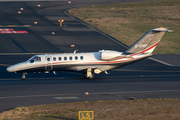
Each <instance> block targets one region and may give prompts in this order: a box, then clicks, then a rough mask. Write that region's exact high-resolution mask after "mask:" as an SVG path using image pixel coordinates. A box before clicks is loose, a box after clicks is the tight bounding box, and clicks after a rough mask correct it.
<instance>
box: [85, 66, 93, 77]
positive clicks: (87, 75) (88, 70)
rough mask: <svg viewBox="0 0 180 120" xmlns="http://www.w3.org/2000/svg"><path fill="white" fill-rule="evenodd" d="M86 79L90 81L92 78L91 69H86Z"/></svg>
mask: <svg viewBox="0 0 180 120" xmlns="http://www.w3.org/2000/svg"><path fill="white" fill-rule="evenodd" d="M86 77H87V78H90V79H92V78H94V74H93V73H92V68H88V69H87V74H86Z"/></svg>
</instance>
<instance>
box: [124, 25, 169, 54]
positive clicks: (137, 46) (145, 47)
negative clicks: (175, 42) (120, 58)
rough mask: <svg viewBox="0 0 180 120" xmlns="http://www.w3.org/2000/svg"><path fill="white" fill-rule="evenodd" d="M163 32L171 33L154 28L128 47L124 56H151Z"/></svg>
mask: <svg viewBox="0 0 180 120" xmlns="http://www.w3.org/2000/svg"><path fill="white" fill-rule="evenodd" d="M165 32H172V30H167V28H154V29H151V30H150V31H148V32H147V33H146V34H145V35H143V36H142V37H141V38H140V39H139V40H138V41H136V42H135V43H134V44H133V45H132V46H130V47H129V48H128V49H127V50H126V51H125V52H124V53H125V54H139V53H149V54H151V53H152V52H153V50H154V49H155V47H156V46H157V44H158V43H159V41H160V40H161V38H162V36H163V35H164V33H165Z"/></svg>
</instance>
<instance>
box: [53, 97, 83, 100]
mask: <svg viewBox="0 0 180 120" xmlns="http://www.w3.org/2000/svg"><path fill="white" fill-rule="evenodd" d="M53 98H54V99H58V100H67V99H81V98H80V97H53Z"/></svg>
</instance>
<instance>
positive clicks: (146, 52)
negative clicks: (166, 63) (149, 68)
mask: <svg viewBox="0 0 180 120" xmlns="http://www.w3.org/2000/svg"><path fill="white" fill-rule="evenodd" d="M165 32H172V30H168V28H163V27H161V28H154V29H151V30H149V31H148V32H147V33H146V34H144V35H143V36H142V37H141V38H140V39H139V40H137V41H136V42H135V43H134V44H133V45H132V46H130V47H129V48H128V49H127V50H125V51H124V52H118V51H114V50H99V51H98V52H88V53H76V52H74V53H69V54H43V55H34V56H32V57H31V58H30V59H29V60H27V61H25V62H21V63H18V64H15V65H12V66H10V67H8V68H7V71H8V72H15V73H22V79H25V78H26V74H27V73H28V72H39V73H40V72H45V73H49V72H50V71H52V72H53V73H54V74H56V72H55V71H71V72H81V73H83V74H84V75H85V76H86V77H87V78H93V77H94V74H99V73H101V72H105V73H106V74H108V72H107V71H110V70H112V69H116V68H119V67H122V66H125V65H128V64H131V63H134V62H137V61H139V60H142V59H144V58H147V57H149V56H151V55H152V52H153V50H154V49H155V47H156V46H157V44H158V43H159V42H160V40H161V38H162V36H163V35H164V33H165Z"/></svg>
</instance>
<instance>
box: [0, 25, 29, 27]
mask: <svg viewBox="0 0 180 120" xmlns="http://www.w3.org/2000/svg"><path fill="white" fill-rule="evenodd" d="M30 26H31V25H0V27H30Z"/></svg>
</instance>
